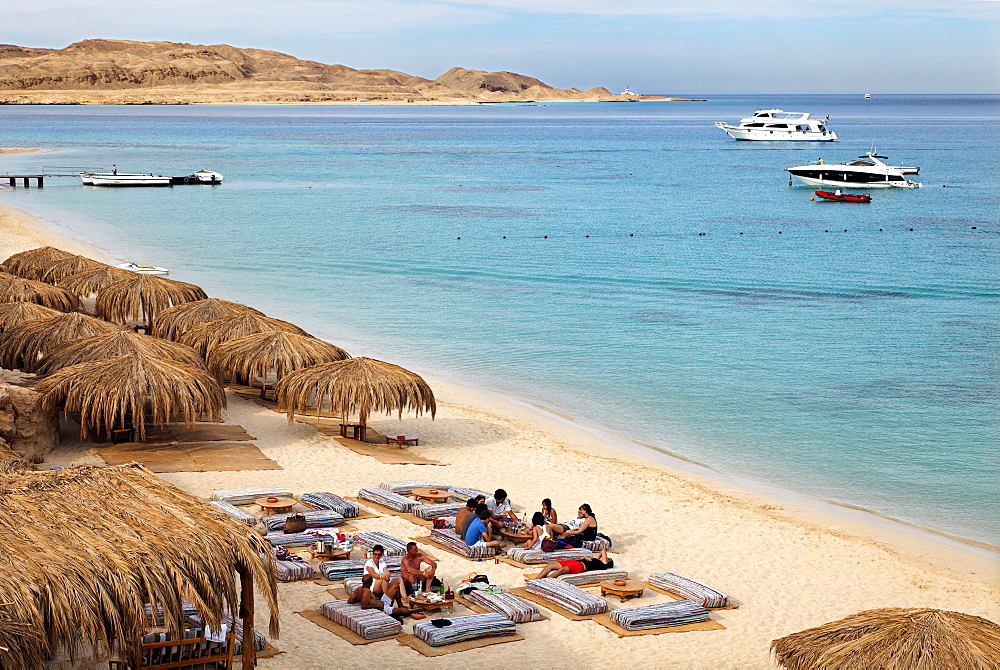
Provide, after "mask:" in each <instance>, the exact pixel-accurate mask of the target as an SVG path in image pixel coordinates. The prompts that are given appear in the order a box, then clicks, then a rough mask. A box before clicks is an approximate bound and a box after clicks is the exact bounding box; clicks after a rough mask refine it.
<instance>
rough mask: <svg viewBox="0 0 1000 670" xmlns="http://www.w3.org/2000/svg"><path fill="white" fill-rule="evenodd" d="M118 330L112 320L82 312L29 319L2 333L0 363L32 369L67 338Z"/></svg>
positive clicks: (70, 340) (3, 365) (80, 338)
mask: <svg viewBox="0 0 1000 670" xmlns="http://www.w3.org/2000/svg"><path fill="white" fill-rule="evenodd" d="M119 330H121V328H119V327H118V326H116V325H114V324H113V323H108V322H107V321H101V320H100V319H95V318H94V317H92V316H87V315H86V314H81V313H80V312H68V313H65V314H58V315H56V316H51V317H48V318H47V319H38V320H37V321H28V322H27V323H22V324H21V325H19V326H14V327H12V328H10V329H8V330H5V331H4V332H3V333H0V367H5V368H7V369H8V370H13V369H14V368H20V369H22V370H24V371H26V372H31V371H33V370H34V369H35V366H37V365H38V359H39V358H41V357H42V356H44V355H46V354H48V353H49V352H51V351H52V350H54V349H56V348H57V347H59V346H60V345H62V344H65V343H66V342H72V341H73V340H82V339H83V338H85V337H93V336H95V335H105V334H107V333H114V332H117V331H119Z"/></svg>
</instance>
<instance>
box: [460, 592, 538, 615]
mask: <svg viewBox="0 0 1000 670" xmlns="http://www.w3.org/2000/svg"><path fill="white" fill-rule="evenodd" d="M465 598H466V599H467V600H470V601H472V602H474V603H475V604H477V605H479V606H480V607H485V608H487V609H489V610H492V611H494V612H496V613H497V614H502V615H503V616H505V617H507V618H508V619H510V620H511V621H513V622H514V623H528V622H529V621H538V620H539V619H541V618H542V613H541V612H539V611H538V606H537V605H535V603H531V602H528V601H527V600H525V599H524V598H521V597H519V596H515V595H514V594H513V593H507V592H506V591H504V590H502V589H498V588H496V587H493V588H492V589H491V590H489V591H486V590H484V589H472V590H471V591H469V592H468V593H466V594H465Z"/></svg>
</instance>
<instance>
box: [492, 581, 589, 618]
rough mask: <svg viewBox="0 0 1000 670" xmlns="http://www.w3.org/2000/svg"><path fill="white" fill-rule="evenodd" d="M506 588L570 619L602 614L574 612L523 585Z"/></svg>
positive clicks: (509, 591)
mask: <svg viewBox="0 0 1000 670" xmlns="http://www.w3.org/2000/svg"><path fill="white" fill-rule="evenodd" d="M505 590H506V591H507V592H508V593H513V594H514V595H515V596H520V597H522V598H524V599H525V600H530V601H531V602H533V603H535V604H536V605H541V606H542V607H544V608H545V609H547V610H551V611H553V612H555V613H556V614H559V615H562V616H564V617H566V618H567V619H569V620H570V621H590V620H592V619H595V618H597V617H599V616H601V615H600V614H587V615H579V614H573V613H572V612H570V611H569V610H568V609H566V608H565V607H560V606H559V605H556V604H555V603H553V602H549V601H548V600H546V599H545V598H542V597H541V596H537V595H535V594H534V593H530V592H529V591H528V589H526V588H524V587H523V586H519V587H517V588H516V589H505Z"/></svg>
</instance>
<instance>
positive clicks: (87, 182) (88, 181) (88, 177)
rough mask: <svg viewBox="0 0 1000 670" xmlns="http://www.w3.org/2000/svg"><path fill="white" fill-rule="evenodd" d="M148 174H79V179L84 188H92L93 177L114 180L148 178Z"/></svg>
mask: <svg viewBox="0 0 1000 670" xmlns="http://www.w3.org/2000/svg"><path fill="white" fill-rule="evenodd" d="M148 176H149V175H148V174H139V173H136V172H123V173H122V174H118V173H117V172H81V173H80V179H81V180H82V181H83V185H84V186H93V185H94V177H97V178H98V179H105V178H106V179H114V178H118V177H130V178H131V177H148Z"/></svg>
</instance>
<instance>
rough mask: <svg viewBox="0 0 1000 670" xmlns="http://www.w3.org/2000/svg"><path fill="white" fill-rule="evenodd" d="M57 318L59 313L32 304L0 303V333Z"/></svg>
mask: <svg viewBox="0 0 1000 670" xmlns="http://www.w3.org/2000/svg"><path fill="white" fill-rule="evenodd" d="M52 316H59V311H57V310H54V309H52V308H51V307H45V306H44V305H39V304H38V303H34V302H0V332H3V331H5V330H7V329H8V328H13V327H14V326H19V325H21V324H22V323H27V322H28V321H38V320H39V319H47V318H49V317H52Z"/></svg>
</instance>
